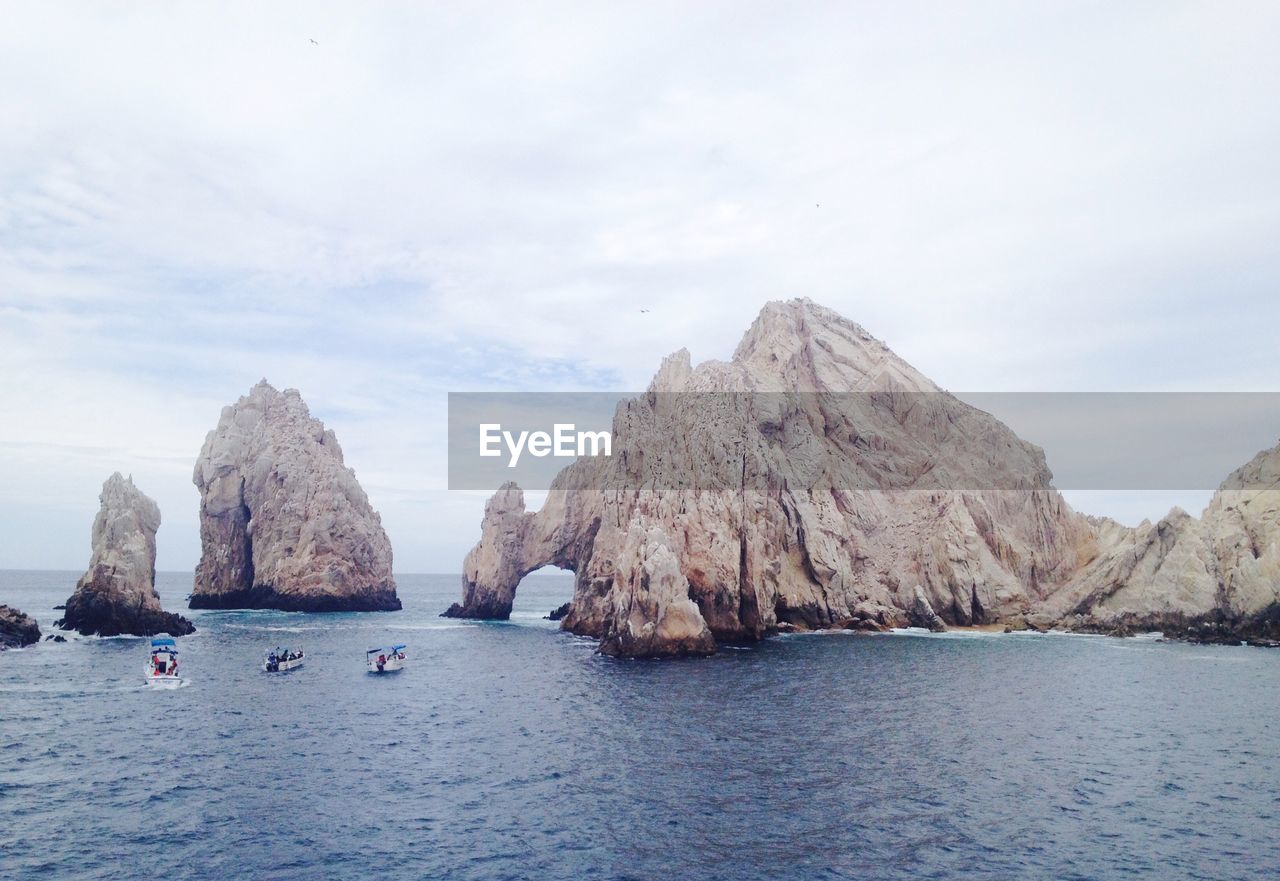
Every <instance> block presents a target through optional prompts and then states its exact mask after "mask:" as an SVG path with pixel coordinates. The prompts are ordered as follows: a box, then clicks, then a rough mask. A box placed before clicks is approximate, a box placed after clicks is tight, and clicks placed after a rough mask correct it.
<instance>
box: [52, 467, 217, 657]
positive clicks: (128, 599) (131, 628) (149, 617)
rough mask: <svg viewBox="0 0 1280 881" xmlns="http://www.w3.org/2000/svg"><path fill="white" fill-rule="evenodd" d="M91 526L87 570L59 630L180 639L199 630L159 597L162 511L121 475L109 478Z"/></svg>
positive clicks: (67, 605)
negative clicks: (168, 609) (164, 606)
mask: <svg viewBox="0 0 1280 881" xmlns="http://www.w3.org/2000/svg"><path fill="white" fill-rule="evenodd" d="M99 500H100V501H101V507H100V508H99V509H98V515H97V516H96V517H95V518H94V520H93V533H92V547H93V551H92V556H91V557H90V559H89V569H88V571H86V572H85V574H84V576H83V577H81V579H80V581H79V582H78V583H77V584H76V589H75V593H73V594H72V595H71V599H69V600H67V603H66V612H65V614H64V616H63V617H62V619H61V620H59V621H58V622H56V626H58V627H63V628H66V629H68V630H77V631H79V632H80V633H83V634H85V635H86V636H88V635H93V634H97V635H100V636H119V635H122V634H131V635H133V636H151V635H154V634H157V633H168V634H170V635H171V636H182V635H184V634H187V633H191V632H192V631H194V630H195V627H194V626H192V624H191V622H190V621H188V620H187V619H186V618H183V617H182V616H181V615H176V614H174V613H173V612H166V611H164V609H162V608H161V606H160V594H158V593H157V592H156V531H157V530H158V529H159V528H160V508H159V506H158V505H156V503H155V502H154V501H152V500H151V499H150V498H148V497H147V496H146V495H144V494H143V493H142V491H141V490H139V489H138V488H137V487H136V486H134V485H133V478H132V477H128V478H126V477H122V476H121V475H120V474H119V473H116V474H113V475H111V476H110V477H109V478H107V481H106V483H104V484H103V485H102V494H101V495H100V496H99Z"/></svg>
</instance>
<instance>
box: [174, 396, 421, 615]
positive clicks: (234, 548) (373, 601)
mask: <svg viewBox="0 0 1280 881" xmlns="http://www.w3.org/2000/svg"><path fill="white" fill-rule="evenodd" d="M193 480H194V482H195V485H196V487H197V488H198V489H199V490H200V538H201V543H202V555H201V558H200V564H199V566H198V567H197V569H196V578H195V590H194V592H193V593H192V596H191V607H192V608H193V609H194V608H272V609H285V610H292V611H312V612H336V611H381V610H392V609H399V608H400V600H399V599H398V598H397V597H396V585H395V580H394V578H393V577H392V574H391V543H390V542H389V541H388V539H387V535H386V532H385V531H384V530H383V528H382V520H381V518H380V517H379V516H378V513H377V512H376V511H374V510H373V508H372V506H371V505H370V504H369V499H368V497H367V496H366V495H365V492H364V490H363V489H361V487H360V484H359V482H358V481H357V480H356V476H355V472H353V471H352V470H351V469H350V468H348V467H346V465H345V464H344V463H343V458H342V449H341V447H339V446H338V441H337V438H336V437H335V436H334V434H333V432H332V431H329V430H327V429H326V428H325V427H324V424H323V423H321V422H320V420H318V419H315V418H313V417H312V416H311V414H310V412H309V411H308V410H307V405H306V404H305V403H304V402H303V400H302V396H301V395H299V394H298V392H297V391H296V390H294V389H286V390H285V391H283V392H280V391H277V390H276V389H275V388H273V387H272V386H271V385H270V384H268V383H267V381H266V380H263V381H262V382H260V383H258V384H257V385H256V386H254V387H253V389H252V390H251V391H250V392H249V394H248V395H246V396H244V397H242V398H240V400H239V401H237V402H236V403H235V404H234V405H232V406H229V407H225V408H223V411H222V417H221V418H220V419H219V420H218V426H217V428H215V429H214V430H213V431H211V432H210V433H209V435H208V437H207V438H206V439H205V442H204V447H203V448H202V449H201V451H200V456H199V458H198V459H197V461H196V467H195V474H194V477H193Z"/></svg>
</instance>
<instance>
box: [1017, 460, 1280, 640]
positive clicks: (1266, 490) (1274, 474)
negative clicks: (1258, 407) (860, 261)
mask: <svg viewBox="0 0 1280 881" xmlns="http://www.w3.org/2000/svg"><path fill="white" fill-rule="evenodd" d="M1278 490H1280V446H1276V447H1273V448H1271V449H1269V450H1264V451H1263V452H1261V453H1259V454H1258V455H1257V456H1255V457H1254V458H1253V459H1252V461H1250V462H1249V463H1248V464H1246V465H1244V466H1243V467H1241V468H1239V469H1237V470H1236V471H1235V472H1233V473H1232V474H1231V475H1230V476H1229V477H1228V478H1227V479H1226V480H1225V481H1223V483H1222V485H1221V486H1220V487H1219V488H1218V491H1217V492H1216V493H1214V496H1213V498H1212V500H1211V501H1210V502H1209V506H1208V507H1207V508H1206V509H1205V511H1204V514H1203V516H1202V517H1201V518H1200V519H1196V518H1194V517H1192V516H1191V515H1189V514H1187V513H1186V512H1185V511H1182V510H1180V509H1177V508H1175V509H1174V510H1173V511H1171V512H1170V513H1169V514H1168V515H1167V516H1165V517H1164V518H1163V519H1161V520H1160V521H1159V522H1158V523H1155V524H1151V523H1149V522H1144V523H1142V524H1141V525H1140V526H1138V527H1136V528H1134V529H1124V528H1123V527H1118V528H1117V527H1116V526H1115V525H1114V524H1109V525H1107V526H1104V528H1109V531H1111V532H1112V533H1113V535H1112V536H1111V538H1110V541H1109V542H1108V544H1109V545H1110V550H1109V552H1108V553H1107V554H1105V555H1103V556H1101V557H1099V558H1098V559H1096V560H1094V561H1093V562H1092V563H1090V564H1089V565H1088V566H1086V567H1085V568H1084V569H1083V570H1082V571H1081V572H1080V573H1079V574H1078V575H1077V576H1076V577H1075V578H1074V579H1072V581H1071V583H1070V584H1069V585H1067V586H1066V587H1064V588H1063V589H1062V590H1059V591H1057V592H1055V593H1054V594H1053V595H1052V596H1050V597H1049V598H1048V599H1047V600H1046V601H1045V602H1044V603H1042V604H1041V605H1040V607H1039V609H1038V613H1039V617H1040V619H1041V621H1042V622H1044V621H1048V622H1054V623H1060V624H1062V625H1064V626H1068V627H1073V628H1076V629H1081V630H1094V631H1100V632H1104V633H1119V634H1124V633H1129V632H1134V631H1139V630H1163V631H1164V632H1165V633H1167V634H1169V635H1173V636H1181V637H1186V638H1189V639H1195V640H1199V641H1206V642H1239V641H1241V640H1247V641H1249V642H1254V643H1259V644H1268V645H1274V644H1278V643H1280V491H1278Z"/></svg>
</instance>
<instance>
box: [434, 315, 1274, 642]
mask: <svg viewBox="0 0 1280 881" xmlns="http://www.w3.org/2000/svg"><path fill="white" fill-rule="evenodd" d="M746 393H750V394H746ZM851 393H853V394H851ZM613 446H614V454H613V456H611V457H609V458H587V459H579V460H577V461H576V462H574V463H573V464H571V465H569V466H568V467H567V468H565V469H564V470H563V471H562V472H561V473H560V475H559V477H558V478H557V479H556V481H555V482H554V483H553V486H552V490H551V492H550V493H549V494H548V499H547V502H546V504H545V505H544V506H543V508H542V509H541V510H539V511H537V512H533V513H531V512H527V511H526V510H525V507H524V499H523V495H522V493H521V492H520V490H519V489H518V488H517V487H515V486H514V485H513V484H509V485H506V486H504V487H503V488H502V489H501V490H499V492H498V493H497V494H496V495H495V496H494V498H493V499H492V500H491V501H490V503H489V505H488V507H487V509H486V515H485V519H484V523H483V525H482V534H481V539H480V542H479V543H478V544H477V545H476V546H475V548H473V549H472V551H471V552H470V553H469V554H468V555H467V558H466V561H465V565H464V577H463V598H462V601H461V602H460V603H456V604H454V606H452V607H451V608H450V609H449V611H448V612H447V613H446V614H448V615H451V616H455V617H478V618H505V617H507V615H508V614H509V613H510V609H511V601H512V597H513V596H514V594H515V590H516V587H517V585H518V584H519V581H520V578H522V577H523V576H524V575H525V574H527V573H528V572H530V571H533V570H534V569H536V568H539V567H540V566H543V565H547V564H553V565H556V566H559V567H561V568H565V569H570V570H572V571H573V572H574V573H575V576H576V577H575V592H574V599H573V602H572V604H571V607H570V610H569V612H568V614H567V615H565V617H564V619H563V620H562V626H563V627H564V628H566V629H568V630H571V631H573V632H576V633H580V634H586V635H591V636H595V637H597V638H600V639H601V640H602V649H604V650H606V651H611V652H614V653H618V654H627V655H641V656H650V655H653V656H661V655H678V654H688V653H701V652H703V651H705V650H706V646H705V638H704V637H703V636H702V635H701V624H700V622H699V618H700V621H701V623H702V624H705V627H706V629H707V631H708V632H709V633H710V634H711V637H712V638H713V639H714V640H715V641H717V642H724V641H742V640H753V639H759V638H761V637H763V636H765V635H767V634H769V633H771V632H775V631H777V630H781V629H787V630H791V629H814V628H827V627H853V628H859V629H868V630H875V629H882V628H884V627H886V626H901V625H905V624H908V623H917V624H920V625H921V626H932V627H935V628H936V627H938V626H942V625H943V624H944V623H945V624H947V625H964V626H969V625H990V624H997V623H1004V622H1017V623H1018V624H1019V626H1022V624H1023V622H1024V621H1029V622H1031V623H1032V624H1034V626H1037V627H1041V626H1047V625H1053V624H1060V625H1062V626H1071V627H1078V628H1082V629H1103V630H1106V629H1116V628H1117V627H1119V629H1124V628H1127V627H1131V626H1143V625H1144V624H1157V623H1168V624H1169V625H1170V626H1171V627H1173V626H1174V625H1175V624H1176V625H1177V626H1181V627H1185V626H1186V625H1187V624H1189V623H1195V622H1200V621H1203V620H1206V619H1207V618H1213V617H1214V616H1216V615H1219V613H1220V612H1221V613H1223V614H1225V615H1226V616H1227V617H1228V618H1229V619H1230V620H1232V621H1237V622H1238V621H1242V620H1245V619H1247V618H1249V616H1257V615H1259V614H1262V613H1263V610H1264V609H1266V608H1269V607H1270V606H1271V605H1273V604H1274V603H1275V592H1274V587H1273V585H1275V584H1276V579H1275V575H1276V574H1277V573H1276V567H1277V565H1280V558H1278V557H1277V549H1276V543H1275V536H1276V524H1277V522H1278V520H1280V512H1278V510H1277V504H1278V503H1277V500H1276V497H1277V495H1278V494H1277V493H1274V492H1260V491H1257V490H1243V489H1235V490H1233V489H1232V488H1231V487H1232V486H1233V485H1234V486H1236V487H1243V486H1249V487H1255V486H1258V485H1259V477H1260V476H1262V477H1263V478H1265V475H1268V474H1272V473H1273V472H1274V471H1277V470H1280V466H1278V465H1277V462H1276V458H1277V454H1275V451H1272V456H1271V457H1268V456H1266V455H1263V456H1260V457H1259V458H1258V459H1256V460H1255V461H1254V462H1252V463H1250V465H1248V466H1246V468H1252V469H1254V472H1250V474H1249V475H1247V477H1248V479H1245V476H1244V475H1242V474H1240V473H1238V474H1237V475H1235V476H1233V478H1234V479H1235V483H1234V484H1233V483H1232V479H1229V480H1228V482H1227V484H1224V490H1223V492H1221V493H1219V496H1218V497H1217V498H1215V500H1214V504H1213V505H1211V506H1210V511H1209V512H1208V513H1207V514H1206V518H1205V520H1204V522H1201V521H1197V520H1195V519H1194V518H1191V517H1189V516H1187V515H1186V514H1183V513H1181V512H1173V513H1171V514H1170V515H1169V517H1167V518H1165V519H1164V520H1162V521H1161V522H1160V523H1159V524H1156V525H1155V526H1151V525H1149V524H1147V525H1144V526H1143V527H1139V528H1137V529H1127V528H1125V527H1123V526H1121V525H1119V524H1116V523H1114V522H1112V521H1109V520H1106V519H1105V518H1092V517H1086V516H1084V515H1081V514H1078V513H1076V512H1075V511H1073V510H1071V508H1070V507H1069V506H1068V505H1067V504H1066V503H1065V502H1064V501H1063V499H1062V497H1061V496H1060V495H1059V494H1058V492H1057V491H1056V490H1054V489H1053V487H1052V483H1051V477H1052V476H1051V473H1050V471H1049V469H1048V467H1047V465H1046V463H1045V458H1044V454H1043V452H1042V451H1041V450H1040V449H1039V448H1038V447H1036V446H1034V445H1032V444H1029V443H1027V442H1025V441H1023V440H1021V439H1020V438H1018V437H1017V436H1016V435H1015V434H1014V433H1013V432H1012V431H1011V430H1010V429H1009V428H1007V427H1006V426H1005V425H1004V424H1003V423H1001V422H1000V421H999V420H997V419H996V418H995V417H993V416H991V415H990V414H988V413H985V412H982V411H980V410H977V409H975V408H973V407H971V406H969V405H967V404H965V403H964V402H962V401H960V400H959V399H957V398H955V397H953V396H952V395H950V394H947V393H946V392H944V391H943V390H942V389H940V388H938V387H937V386H936V385H934V384H933V383H932V382H931V381H929V380H928V379H927V378H925V377H924V376H923V375H921V374H920V373H919V372H918V371H916V370H915V369H914V368H913V367H911V366H910V365H909V364H907V363H906V362H904V361H902V360H901V359H900V358H898V357H897V356H896V355H894V354H893V353H892V352H891V351H890V350H889V349H888V348H887V347H886V346H885V345H884V344H883V343H881V342H879V341H878V340H876V339H875V338H874V337H872V336H871V335H870V334H868V333H867V332H866V331H865V330H863V329H862V328H861V327H859V326H858V325H856V324H854V323H853V322H850V321H847V320H845V319H843V318H841V317H840V316H839V315H837V314H836V313H834V312H832V311H831V310H829V309H825V308H823V307H821V306H818V305H816V304H814V303H812V302H810V301H807V300H793V301H789V302H785V303H781V302H779V303H770V304H769V305H768V306H766V307H765V309H764V310H763V311H762V312H761V314H760V316H759V318H758V319H757V320H756V322H755V323H754V324H753V325H752V327H751V328H750V329H749V330H748V331H747V333H746V335H745V336H744V338H743V340H742V342H741V343H740V344H739V346H738V348H737V350H736V351H735V353H734V355H733V358H732V360H731V361H728V362H719V361H710V362H706V363H703V364H700V365H698V366H696V367H694V366H693V365H692V364H691V363H690V358H689V354H688V352H686V351H683V350H682V351H680V352H677V353H675V354H674V355H671V356H669V357H668V358H667V359H665V360H664V361H663V363H662V365H661V367H660V368H659V370H658V373H657V374H656V376H655V377H654V379H653V382H652V383H651V385H650V388H649V390H648V392H647V393H646V394H644V395H641V396H640V397H639V398H636V399H633V400H630V401H626V402H624V403H622V404H621V405H620V406H619V408H618V410H617V413H616V415H615V418H614V425H613ZM1242 471H1243V469H1242ZM1255 472H1256V473H1255ZM639 487H650V488H644V489H641V488H639ZM678 487H687V488H678ZM672 559H674V561H675V565H676V569H678V572H679V576H681V577H682V578H683V583H682V582H681V580H680V578H678V577H676V575H675V573H674V572H673V571H672V570H671V566H670V561H671V560H672ZM659 572H660V573H661V577H660V578H655V574H656V573H659ZM682 589H684V590H685V591H686V597H687V599H688V600H689V601H691V602H692V604H693V605H694V606H695V607H696V609H697V613H698V617H697V618H695V617H694V616H693V614H692V610H690V609H689V608H688V607H687V606H683V605H677V604H676V600H677V599H678V596H677V595H678V594H679V593H680V591H681V590H682ZM672 615H674V616H675V617H672V618H671V619H670V620H671V622H672V626H671V627H670V628H668V629H665V630H664V629H663V628H662V626H661V625H662V622H663V621H664V619H665V618H666V617H667V616H672ZM677 622H678V625H677ZM695 632H697V634H698V635H697V636H694V635H693V634H694V633H695ZM668 633H669V634H670V638H667V637H666V634H668Z"/></svg>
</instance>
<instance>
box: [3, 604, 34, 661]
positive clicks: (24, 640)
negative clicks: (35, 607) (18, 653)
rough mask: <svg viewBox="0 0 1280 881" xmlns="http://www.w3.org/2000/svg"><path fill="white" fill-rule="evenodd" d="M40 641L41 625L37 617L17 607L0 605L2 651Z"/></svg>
mask: <svg viewBox="0 0 1280 881" xmlns="http://www.w3.org/2000/svg"><path fill="white" fill-rule="evenodd" d="M39 641H40V626H39V625H38V624H36V619H35V618H32V617H31V616H30V615H24V614H23V613H22V612H19V611H18V610H17V609H11V608H9V607H8V606H0V652H2V651H4V650H5V649H19V648H22V647H23V646H27V645H31V644H32V643H35V642H39Z"/></svg>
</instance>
